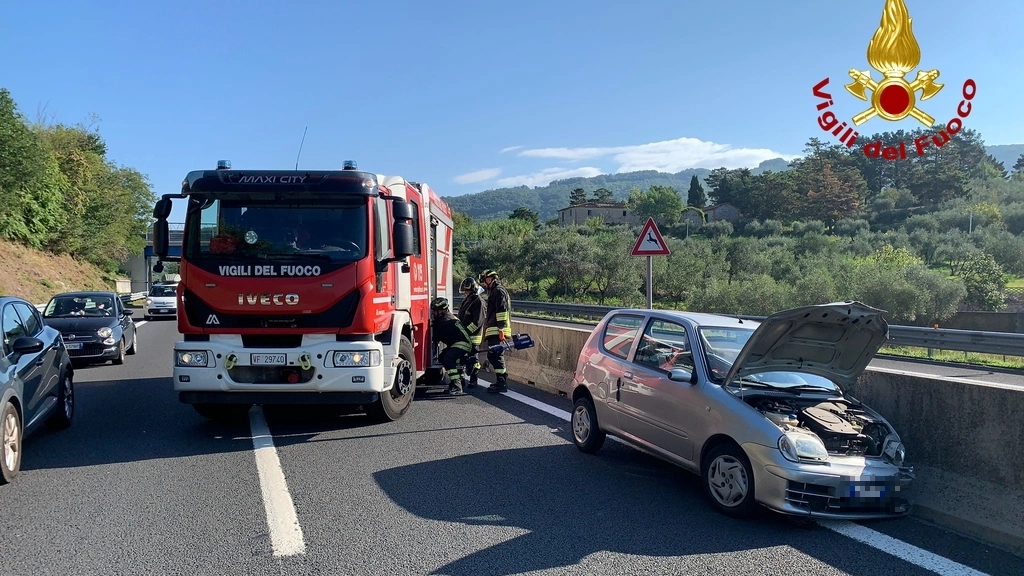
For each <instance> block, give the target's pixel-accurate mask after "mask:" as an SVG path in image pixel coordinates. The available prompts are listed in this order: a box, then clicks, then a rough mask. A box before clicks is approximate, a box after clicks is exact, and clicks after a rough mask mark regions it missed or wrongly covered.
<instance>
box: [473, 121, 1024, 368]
mask: <svg viewBox="0 0 1024 576" xmlns="http://www.w3.org/2000/svg"><path fill="white" fill-rule="evenodd" d="M923 133H924V131H920V130H919V131H915V132H903V131H900V132H895V133H886V134H876V135H873V136H871V137H870V138H865V139H864V141H874V140H881V141H882V142H899V141H905V142H913V140H914V138H916V137H918V136H920V135H922V134H923ZM929 150H930V152H929V153H928V155H926V156H925V157H923V158H921V159H916V158H914V159H908V160H901V161H889V160H884V159H871V158H867V157H865V156H864V155H863V153H862V152H861V151H860V150H851V149H847V148H846V147H845V146H841V145H834V146H828V145H825V144H823V143H822V142H820V141H819V140H817V139H811V140H810V141H809V142H808V143H807V147H806V149H805V156H804V157H803V158H800V159H798V160H796V161H794V162H792V163H791V164H790V166H789V169H787V170H785V171H781V172H772V171H768V172H764V173H761V174H757V175H754V174H752V173H751V172H750V171H749V170H745V169H744V170H727V169H724V168H722V169H717V170H713V171H711V174H710V175H709V176H708V177H707V178H706V182H707V183H708V186H707V188H706V189H705V187H704V186H703V185H702V184H701V182H700V181H699V180H698V179H697V178H693V180H692V182H691V186H690V188H689V189H687V190H676V189H674V188H671V187H665V186H657V185H655V186H651V187H649V188H648V189H647V190H641V189H639V188H634V189H633V190H632V191H631V192H630V195H629V200H628V203H627V207H628V208H630V209H631V210H633V211H634V213H635V214H636V215H637V216H639V217H640V218H641V219H642V220H646V218H647V217H653V218H654V219H655V220H656V221H657V222H658V225H659V228H660V230H661V231H662V233H663V234H664V236H665V239H666V242H667V243H668V244H669V247H670V248H671V250H672V254H671V255H670V256H667V257H655V258H654V298H655V306H656V307H658V308H679V309H687V310H699V311H702V312H717V313H728V314H744V315H757V316H764V315H768V314H771V313H773V312H776V311H778V310H782V309H786V308H791V307H796V306H802V305H807V304H815V303H822V302H830V301H837V300H848V299H849V300H860V301H862V302H865V303H867V304H870V305H872V306H875V307H878V308H881V309H883V310H886V311H887V312H888V314H887V319H888V320H889V322H890V323H893V324H902V325H919V326H932V325H936V324H938V325H940V326H942V324H943V322H946V321H948V320H949V319H951V318H952V317H953V316H954V315H955V314H956V313H957V312H960V311H992V312H995V311H1005V310H1008V309H1009V310H1013V309H1022V308H1024V306H1022V304H1024V155H1022V156H1021V157H1020V159H1018V160H1017V162H1016V163H1015V164H1014V165H1013V166H1011V167H1006V166H1004V165H1003V164H1002V163H1001V162H999V161H998V160H996V159H995V158H994V157H992V156H990V155H989V154H988V153H986V151H985V146H984V144H983V142H982V140H981V137H980V135H979V134H978V133H976V132H973V131H971V130H963V131H962V132H961V133H960V134H958V135H957V137H956V138H955V139H953V140H951V141H950V142H948V143H946V144H945V145H944V146H943V147H941V148H936V147H934V146H932V147H930V149H929ZM602 196H605V197H606V196H607V191H604V190H584V189H577V190H574V191H573V192H571V193H570V194H569V197H568V198H566V199H565V205H570V204H580V203H583V202H587V201H593V199H596V198H600V197H602ZM721 202H727V203H729V204H731V205H733V206H735V207H736V208H737V209H738V211H739V213H740V217H739V218H738V219H736V220H735V221H727V220H718V221H711V222H706V220H705V218H704V216H703V210H702V209H703V208H705V207H707V206H710V205H712V204H713V203H721ZM689 214H692V215H693V216H688V217H686V218H684V215H689ZM456 217H457V223H456V230H455V235H456V236H455V239H456V260H455V266H456V275H457V277H462V276H464V275H473V274H475V273H477V272H479V271H480V270H483V269H484V268H495V269H497V270H499V272H500V273H501V274H502V277H503V278H504V280H505V284H506V287H507V288H508V289H509V290H510V292H511V293H512V294H513V298H517V299H523V300H545V301H551V302H568V303H590V304H603V305H610V306H619V305H623V306H643V305H644V303H645V294H646V292H645V286H644V279H645V275H646V261H645V259H644V258H635V257H631V256H630V255H629V252H630V249H631V248H632V244H633V242H634V241H635V240H636V237H637V234H638V233H639V231H640V227H639V226H628V225H607V224H605V223H604V222H602V221H601V220H599V219H593V220H589V221H588V222H587V223H586V224H585V225H583V226H559V224H558V221H557V219H552V220H548V221H546V222H541V221H540V219H539V217H538V214H537V213H535V212H533V211H531V210H529V209H528V208H525V207H521V208H520V209H518V210H516V211H514V212H513V213H512V214H511V215H510V216H509V217H508V218H507V219H496V220H486V221H480V222H473V221H472V220H471V219H470V218H469V217H468V216H467V215H465V214H461V213H459V214H457V215H456ZM901 353H905V354H911V353H913V354H916V352H912V351H902V352H901ZM933 353H934V352H933ZM943 354H945V353H943ZM925 355H927V351H925ZM953 356H959V359H960V360H961V361H962V360H963V359H964V355H963V353H955V354H953ZM978 358H980V356H978V355H968V357H967V359H968V360H971V361H977V360H978ZM951 359H955V358H951ZM1017 361H1018V360H1017V359H1012V358H1011V359H1009V360H1008V362H1010V364H1011V365H1016V364H1015V363H1016V362H1017ZM1022 361H1024V359H1022ZM998 362H999V363H1002V362H1003V361H1002V357H1000V358H999V360H998Z"/></svg>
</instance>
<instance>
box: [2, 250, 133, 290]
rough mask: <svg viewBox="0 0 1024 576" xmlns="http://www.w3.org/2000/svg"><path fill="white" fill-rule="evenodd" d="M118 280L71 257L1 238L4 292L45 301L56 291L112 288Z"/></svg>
mask: <svg viewBox="0 0 1024 576" xmlns="http://www.w3.org/2000/svg"><path fill="white" fill-rule="evenodd" d="M114 280H115V279H114V278H113V277H112V276H110V275H108V274H105V273H104V272H103V271H102V270H100V269H99V268H97V267H95V266H93V265H92V264H89V263H88V262H81V261H78V260H75V259H73V258H71V257H69V256H54V255H53V254H48V253H46V252H41V251H39V250H33V249H31V248H26V247H24V246H21V245H19V244H12V243H10V242H7V241H5V240H0V294H3V295H5V296H18V297H19V298H24V299H26V300H28V301H29V302H31V303H33V304H45V303H46V302H48V301H49V300H50V297H52V296H53V295H54V294H59V293H61V292H72V291H75V290H112V289H113V287H114V285H115V281H114Z"/></svg>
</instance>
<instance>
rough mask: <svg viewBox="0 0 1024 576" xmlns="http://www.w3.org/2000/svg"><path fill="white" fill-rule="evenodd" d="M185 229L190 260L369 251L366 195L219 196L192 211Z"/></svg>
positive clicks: (336, 257)
mask: <svg viewBox="0 0 1024 576" xmlns="http://www.w3.org/2000/svg"><path fill="white" fill-rule="evenodd" d="M185 229H186V231H185V244H186V246H185V253H186V254H187V255H188V257H189V258H190V259H192V260H204V259H206V260H213V259H215V260H231V259H253V258H257V259H285V260H331V261H356V260H359V259H362V258H363V257H364V256H365V255H366V249H367V244H368V238H369V217H368V208H367V203H366V199H365V198H362V197H353V198H342V199H330V200H297V201H296V200H293V201H272V200H241V199H238V200H236V199H218V200H215V201H213V202H210V203H208V204H207V205H206V206H205V207H203V208H202V210H201V211H198V212H194V213H192V214H189V216H188V218H187V223H186V227H185Z"/></svg>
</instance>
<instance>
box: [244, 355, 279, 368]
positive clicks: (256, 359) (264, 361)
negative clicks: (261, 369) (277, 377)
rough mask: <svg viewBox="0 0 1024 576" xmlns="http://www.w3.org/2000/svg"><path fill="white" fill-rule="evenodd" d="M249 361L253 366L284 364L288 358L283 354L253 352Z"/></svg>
mask: <svg viewBox="0 0 1024 576" xmlns="http://www.w3.org/2000/svg"><path fill="white" fill-rule="evenodd" d="M249 363H250V364H252V365H253V366H284V365H285V364H287V363H288V359H287V357H286V356H285V355H284V354H253V355H252V356H251V359H250V360H249Z"/></svg>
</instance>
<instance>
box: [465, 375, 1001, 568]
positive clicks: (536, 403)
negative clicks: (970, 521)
mask: <svg viewBox="0 0 1024 576" xmlns="http://www.w3.org/2000/svg"><path fill="white" fill-rule="evenodd" d="M480 382H481V383H483V382H486V381H485V380H484V379H483V378H480ZM488 384H489V383H488ZM502 395H503V396H505V397H507V398H511V399H512V400H515V401H517V402H521V403H523V404H526V405H527V406H530V407H532V408H536V409H537V410H540V411H542V412H546V413H548V414H550V415H552V416H554V417H556V418H560V419H562V420H565V421H566V422H571V421H572V417H571V416H572V415H571V414H570V413H569V412H566V411H565V410H562V409H559V408H555V407H554V406H551V405H549V404H545V403H544V402H541V401H540V400H536V399H534V398H530V397H529V396H526V395H524V394H520V393H518V392H516V391H514V390H509V391H508V392H504V393H503V394H502ZM608 438H611V439H613V440H618V438H615V437H614V436H608ZM620 442H621V441H620ZM818 524H820V525H821V526H822V527H824V528H827V529H829V530H832V531H833V532H837V533H839V534H842V535H843V536H846V537H848V538H852V539H854V540H856V541H858V542H860V543H862V544H866V545H868V546H870V547H872V548H874V549H876V550H881V551H882V552H885V553H886V554H889V555H891V556H895V557H897V558H899V559H901V560H904V561H906V562H910V563H911V564H914V565H915V566H920V567H921V568H924V569H925V570H931V571H932V572H935V573H937V574H943V575H946V574H948V575H951V576H988V575H987V574H986V573H984V572H979V571H978V570H975V569H973V568H970V567H968V566H965V565H963V564H960V563H958V562H954V561H953V560H950V559H948V558H944V557H942V556H939V555H938V554H935V553H933V552H929V551H927V550H925V549H923V548H918V547H917V546H914V545H912V544H908V543H906V542H904V541H902V540H897V539H896V538H893V537H892V536H889V535H886V534H883V533H881V532H878V531H876V530H872V529H871V528H868V527H866V526H863V525H861V524H856V523H854V522H847V521H823V520H822V521H819V522H818Z"/></svg>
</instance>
